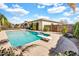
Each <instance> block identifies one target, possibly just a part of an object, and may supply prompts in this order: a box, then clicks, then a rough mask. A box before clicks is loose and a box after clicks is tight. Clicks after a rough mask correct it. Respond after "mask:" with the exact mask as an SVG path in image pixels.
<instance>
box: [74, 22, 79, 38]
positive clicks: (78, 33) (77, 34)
mask: <svg viewBox="0 0 79 59" xmlns="http://www.w3.org/2000/svg"><path fill="white" fill-rule="evenodd" d="M73 35H74V37H76V38H79V22H77V23H76V24H75V25H74V30H73Z"/></svg>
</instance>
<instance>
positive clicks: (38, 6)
mask: <svg viewBox="0 0 79 59" xmlns="http://www.w3.org/2000/svg"><path fill="white" fill-rule="evenodd" d="M37 8H45V6H41V5H37Z"/></svg>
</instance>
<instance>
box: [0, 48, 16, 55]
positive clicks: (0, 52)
mask: <svg viewBox="0 0 79 59" xmlns="http://www.w3.org/2000/svg"><path fill="white" fill-rule="evenodd" d="M0 56H15V53H14V52H13V49H12V48H8V49H6V48H3V47H1V48H0Z"/></svg>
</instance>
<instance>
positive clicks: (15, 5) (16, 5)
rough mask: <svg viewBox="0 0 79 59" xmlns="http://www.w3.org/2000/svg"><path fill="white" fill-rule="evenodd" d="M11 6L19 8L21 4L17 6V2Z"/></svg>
mask: <svg viewBox="0 0 79 59" xmlns="http://www.w3.org/2000/svg"><path fill="white" fill-rule="evenodd" d="M12 7H13V8H21V6H19V5H18V4H15V5H14V4H13V5H12Z"/></svg>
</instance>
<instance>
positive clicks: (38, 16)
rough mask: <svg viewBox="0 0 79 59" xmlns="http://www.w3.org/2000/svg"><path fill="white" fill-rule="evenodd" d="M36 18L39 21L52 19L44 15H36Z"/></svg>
mask: <svg viewBox="0 0 79 59" xmlns="http://www.w3.org/2000/svg"><path fill="white" fill-rule="evenodd" d="M34 17H35V18H37V19H40V18H45V19H50V17H48V16H42V15H38V14H35V15H34Z"/></svg>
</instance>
